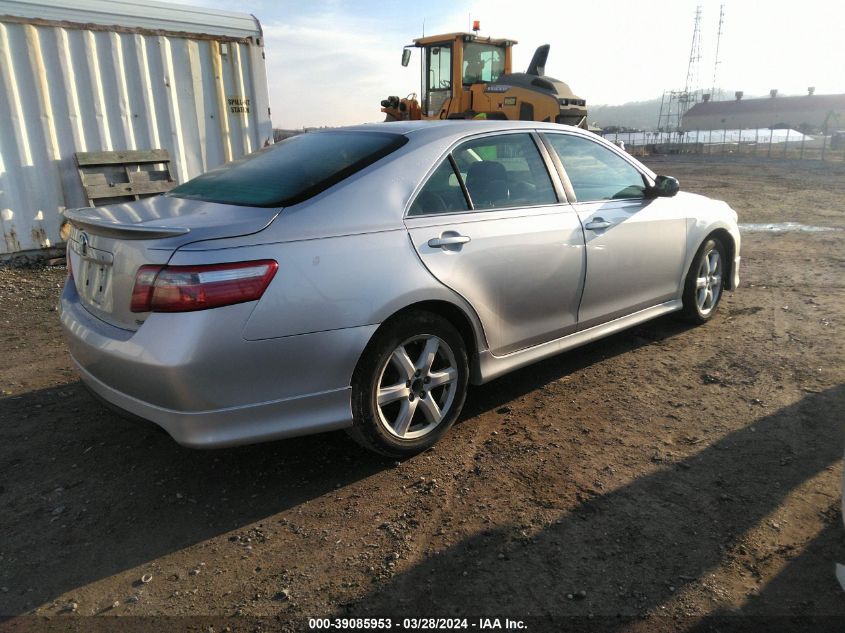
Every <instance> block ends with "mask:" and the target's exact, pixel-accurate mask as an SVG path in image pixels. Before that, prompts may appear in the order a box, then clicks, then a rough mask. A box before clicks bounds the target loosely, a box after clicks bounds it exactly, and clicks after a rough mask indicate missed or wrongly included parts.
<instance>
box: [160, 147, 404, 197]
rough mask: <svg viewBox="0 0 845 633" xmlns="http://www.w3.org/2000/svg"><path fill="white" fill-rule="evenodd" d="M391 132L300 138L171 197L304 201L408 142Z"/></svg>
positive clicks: (246, 159) (222, 170)
mask: <svg viewBox="0 0 845 633" xmlns="http://www.w3.org/2000/svg"><path fill="white" fill-rule="evenodd" d="M407 140H408V139H407V138H406V137H404V136H402V135H400V134H391V133H388V132H346V131H330V132H311V133H308V134H300V135H298V136H294V137H291V138H289V139H286V140H284V141H282V142H281V143H277V144H276V145H272V146H270V147H267V148H265V149H262V150H260V151H258V152H255V153H253V154H250V155H248V156H245V157H244V158H241V159H239V160H236V161H232V162H230V163H226V164H225V165H223V166H222V167H219V168H217V169H213V170H212V171H209V172H207V173H205V174H203V175H201V176H198V177H196V178H194V179H193V180H189V181H188V182H186V183H185V184H183V185H180V186H178V187H176V188H174V189H171V190H170V192H169V193H168V194H166V195H169V196H173V197H176V198H190V199H192V200H203V201H206V202H219V203H222V204H236V205H241V206H247V207H284V206H290V205H292V204H296V203H298V202H302V201H303V200H307V199H308V198H310V197H312V196H315V195H317V194H318V193H320V192H322V191H324V190H326V189H328V188H329V187H331V186H332V185H334V184H337V183H338V182H340V181H341V180H343V179H344V178H348V177H349V176H351V175H352V174H354V173H355V172H357V171H360V170H361V169H363V168H364V167H367V166H368V165H370V164H372V163H374V162H375V161H377V160H379V159H380V158H383V157H384V156H387V155H388V154H390V153H391V152H393V151H395V150H397V149H399V148H400V147H402V145H404V144H405V143H406V142H407Z"/></svg>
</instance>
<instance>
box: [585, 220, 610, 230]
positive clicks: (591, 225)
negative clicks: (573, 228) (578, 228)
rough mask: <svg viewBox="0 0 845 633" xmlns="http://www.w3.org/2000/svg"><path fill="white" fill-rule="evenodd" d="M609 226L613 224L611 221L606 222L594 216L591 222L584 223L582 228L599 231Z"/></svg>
mask: <svg viewBox="0 0 845 633" xmlns="http://www.w3.org/2000/svg"><path fill="white" fill-rule="evenodd" d="M609 226H613V222H608V221H607V220H605V219H604V218H596V219H595V220H593V221H592V222H588V223H587V224H585V225H584V228H585V229H587V230H589V231H600V230H601V229H606V228H607V227H609Z"/></svg>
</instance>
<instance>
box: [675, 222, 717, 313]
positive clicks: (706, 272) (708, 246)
mask: <svg viewBox="0 0 845 633" xmlns="http://www.w3.org/2000/svg"><path fill="white" fill-rule="evenodd" d="M726 261H727V259H726V258H725V247H724V245H723V244H722V243H721V242H720V241H719V240H717V239H715V238H709V239H707V240H706V241H705V242H704V243H703V244H702V245H701V247H700V248H699V249H698V252H697V253H696V254H695V257H694V258H693V260H692V265H691V266H690V269H689V272H688V273H687V279H686V282H685V284H684V296H683V302H684V307H683V311H682V313H681V314H682V316H683V318H684V320H686V321H688V322H690V323H693V324H696V325H700V324H702V323H706V322H707V321H709V320H710V319H711V318H713V314H715V312H716V308H717V307H719V301H721V299H722V291H723V289H724V284H725V281H724V278H725V262H726Z"/></svg>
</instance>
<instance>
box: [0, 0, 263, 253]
mask: <svg viewBox="0 0 845 633" xmlns="http://www.w3.org/2000/svg"><path fill="white" fill-rule="evenodd" d="M272 142H273V131H272V125H271V122H270V108H269V99H268V94H267V77H266V71H265V64H264V39H263V36H262V32H261V25H260V24H259V22H258V20H257V19H256V18H255V17H254V16H251V15H247V14H239V13H230V12H225V11H217V10H212V9H206V8H199V7H189V6H180V5H173V4H165V3H162V2H155V1H152V0H143V1H140V0H114V1H112V0H53V1H51V2H46V1H35V0H0V229H2V231H3V239H2V240H0V256H2V255H3V254H8V253H16V252H20V251H27V250H31V249H42V248H47V247H50V246H54V245H56V244H57V243H58V242H61V239H62V238H61V235H60V228H61V225H62V222H63V217H62V212H63V211H64V210H65V209H67V208H75V207H84V206H88V201H87V198H86V195H85V193H84V190H83V188H82V184H81V181H80V176H79V173H78V171H77V166H76V163H75V161H74V153H75V152H92V151H115V150H144V149H166V150H168V152H169V153H170V157H171V172H172V173H173V175H174V176H175V178H176V179H177V180H178V181H179V182H184V181H186V180H188V179H189V178H193V177H194V176H196V175H198V174H200V173H202V172H204V171H207V170H209V169H211V168H213V167H215V166H217V165H220V164H222V163H224V162H226V161H229V160H232V159H234V158H238V157H240V156H243V155H245V154H248V153H250V152H253V151H255V150H256V149H259V148H261V147H262V146H263V145H265V144H267V143H272Z"/></svg>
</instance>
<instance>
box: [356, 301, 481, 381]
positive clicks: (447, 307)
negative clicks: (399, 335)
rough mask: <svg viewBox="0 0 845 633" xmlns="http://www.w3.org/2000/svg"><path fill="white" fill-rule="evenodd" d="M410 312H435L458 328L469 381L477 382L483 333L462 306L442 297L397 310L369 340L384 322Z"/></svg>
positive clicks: (362, 354)
mask: <svg viewBox="0 0 845 633" xmlns="http://www.w3.org/2000/svg"><path fill="white" fill-rule="evenodd" d="M410 312H431V313H433V314H437V315H438V316H441V317H443V318H444V319H446V320H447V321H449V323H451V324H452V325H453V326H454V327H455V329H456V330H458V333H459V334H460V335H461V338H462V339H463V341H464V345H466V351H467V360H468V362H469V375H470V382H471V383H473V384H478V382H479V381H480V368H479V360H478V359H479V353H480V352H481V351H483V350H484V349H485V348H486V344H485V342H484V341H485V339H484V333H483V332H481V331H480V325H479V324H476V323H475V322H474V320H473V319H472V317H471V316H470V315H468V314H467V313H466V311H465V310H464V309H463V308H461V307H460V306H457V305H455V304H454V303H451V302H449V301H445V300H443V299H426V300H422V301H417V302H415V303H411V304H409V305H406V306H404V307H403V308H401V309H399V310H397V311H396V312H394V313H393V314H391V315H390V316H389V317H387V318H386V319H384V320H383V321H382V322H381V324H380V325H379V327H378V328H377V329H376V331H375V332H373V334H372V336H371V337H370V342H372V341H373V339H375V337H376V336H377V335H378V333H379V332H380V331H381V330H382V328H384V327H385V325H386V324H388V323H391V322H393V321H394V320H396V319H401V318H402V317H403V315H407V314H408V313H410ZM369 345H370V343H369V342H368V343H367V346H366V347H365V348H364V350H362V352H361V354H360V355H359V357H358V362H357V363H356V365H355V370H356V371H357V369H358V365H359V364H360V363H361V359H362V358H363V357H364V353H365V352H366V350H367V348H368V347H369Z"/></svg>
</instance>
